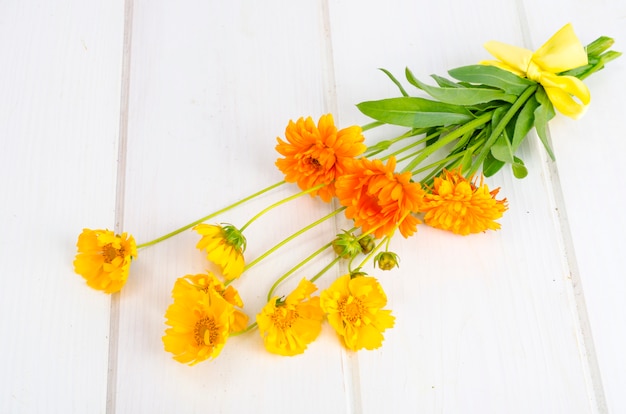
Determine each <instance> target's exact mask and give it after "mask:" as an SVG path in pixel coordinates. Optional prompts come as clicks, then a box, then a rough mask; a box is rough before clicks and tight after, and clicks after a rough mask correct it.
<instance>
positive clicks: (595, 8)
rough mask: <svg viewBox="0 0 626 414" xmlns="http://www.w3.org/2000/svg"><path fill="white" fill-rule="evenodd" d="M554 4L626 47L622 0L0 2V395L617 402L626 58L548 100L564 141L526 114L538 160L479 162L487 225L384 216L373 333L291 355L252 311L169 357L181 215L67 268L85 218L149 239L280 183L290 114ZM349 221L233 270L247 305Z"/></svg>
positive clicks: (189, 237) (494, 406)
mask: <svg viewBox="0 0 626 414" xmlns="http://www.w3.org/2000/svg"><path fill="white" fill-rule="evenodd" d="M383 4H384V5H383ZM567 22H571V23H572V24H573V25H574V28H575V30H576V32H577V34H578V36H579V37H580V39H581V41H582V42H583V43H584V44H586V43H588V42H590V41H592V40H594V39H595V38H596V37H598V36H600V35H607V36H611V37H614V38H615V39H616V41H617V43H616V45H615V47H614V49H616V50H621V51H624V50H626V46H625V45H626V2H623V1H622V0H606V1H603V2H590V1H583V0H567V1H566V0H548V1H545V0H544V1H541V0H523V1H510V0H506V1H501V0H478V1H472V2H468V1H456V0H452V1H445V2H418V1H409V0H407V1H399V0H398V1H393V0H392V1H389V2H377V1H346V0H327V1H324V0H320V1H274V0H271V1H264V2H254V1H250V0H248V1H243V0H237V1H230V2H218V1H183V2H172V1H164V0H154V1H145V0H144V1H142V0H126V1H124V0H111V1H100V2H96V1H79V0H55V1H48V2H43V1H35V0H26V1H21V2H18V1H13V2H11V1H9V0H6V1H2V2H0V56H1V57H2V64H1V65H0V180H1V187H0V190H1V194H2V196H1V197H2V198H1V200H2V202H0V219H1V223H2V233H0V234H1V235H0V275H1V277H2V288H1V289H0V328H1V331H2V334H3V339H2V340H1V341H0V355H2V358H3V361H4V362H3V363H2V369H1V370H0V412H1V413H105V412H106V413H192V412H197V413H252V412H273V413H288V412H290V413H291V412H294V413H481V414H484V413H566V414H572V413H607V412H610V413H616V414H618V413H626V393H624V390H626V357H625V352H624V349H626V333H625V330H624V327H625V326H626V305H625V302H624V295H625V294H626V278H625V277H624V274H625V273H626V272H625V271H624V269H625V268H626V260H625V255H624V251H623V250H624V242H623V237H624V234H625V233H626V219H625V218H624V217H625V215H624V214H623V211H622V210H623V203H624V190H625V184H624V179H623V176H624V172H623V170H622V164H623V162H622V157H623V154H624V153H626V134H625V132H624V127H623V124H624V119H625V117H626V109H625V108H626V105H624V101H623V99H624V98H623V97H624V96H625V95H626V81H625V80H624V75H626V58H624V57H622V58H621V59H618V60H617V61H614V62H612V63H611V64H610V65H609V66H608V67H607V68H606V69H605V70H604V71H602V72H600V73H598V74H596V75H594V76H593V77H591V78H589V79H588V80H587V81H586V83H587V85H588V86H589V88H590V90H591V93H592V103H591V105H590V107H589V109H588V111H587V113H586V115H585V116H584V117H583V118H582V119H580V120H578V121H573V120H571V119H569V118H565V117H563V116H560V115H559V116H557V117H556V118H555V119H554V120H553V121H552V122H551V124H550V135H551V139H552V144H553V147H554V150H555V153H556V158H557V161H556V162H555V163H553V162H551V161H550V160H549V158H548V157H547V156H546V155H545V152H544V150H543V148H542V146H541V144H540V142H539V140H538V139H537V137H536V136H535V135H534V133H533V135H532V136H531V137H530V139H529V140H528V142H527V144H525V145H524V146H523V148H522V149H521V154H522V155H523V156H522V158H523V159H524V160H525V161H526V163H527V165H528V167H529V175H528V177H527V178H525V179H524V180H517V179H515V178H514V177H513V176H512V174H511V173H510V171H509V170H508V169H506V171H505V170H503V171H502V172H501V173H499V174H498V175H497V176H495V177H492V178H490V179H489V180H488V181H487V182H488V183H489V185H490V186H491V187H498V186H501V187H502V190H501V193H500V194H501V195H503V196H505V197H507V199H508V200H509V205H510V209H509V211H508V212H507V213H506V214H505V216H504V218H503V219H502V220H501V223H502V230H500V231H498V232H487V233H484V234H479V235H474V236H468V237H461V236H455V235H452V234H449V233H446V232H442V231H437V230H434V229H431V228H427V227H425V226H422V227H421V228H420V230H419V232H418V234H417V235H416V236H415V237H412V238H410V239H407V240H404V239H402V238H401V237H400V238H397V239H395V240H394V242H393V250H394V251H395V252H397V253H398V254H399V255H400V257H401V263H400V266H401V267H400V269H397V270H395V271H393V272H387V273H384V274H376V276H377V277H378V278H379V280H380V281H381V283H382V284H383V286H384V288H385V290H386V292H387V294H388V297H389V308H391V309H392V310H393V312H394V315H395V316H396V318H397V320H396V326H395V327H394V328H393V329H392V330H390V331H387V332H386V335H385V342H384V346H383V347H382V348H380V349H378V350H375V351H361V352H358V353H353V352H348V351H346V350H344V349H343V348H341V346H340V345H339V342H338V341H337V339H336V337H335V335H334V332H332V330H331V329H330V328H329V327H328V326H327V325H325V326H324V328H323V331H322V334H321V336H320V338H319V339H318V340H317V341H316V342H314V343H313V344H312V345H311V346H310V347H309V349H308V350H307V352H305V353H304V354H303V355H301V356H297V357H292V358H288V357H279V356H275V355H272V354H269V353H267V352H266V351H265V350H264V349H263V347H262V343H261V341H260V338H259V336H258V333H256V332H255V333H252V334H248V335H245V336H240V337H234V338H231V339H230V340H229V342H228V344H227V346H226V348H225V349H224V351H223V352H222V354H221V355H220V356H219V357H218V358H217V359H216V360H214V361H210V362H204V363H201V364H199V365H197V366H194V367H188V366H185V365H182V364H179V363H177V362H175V361H174V360H172V359H171V355H170V354H168V353H166V352H165V351H164V350H163V345H162V342H161V336H162V335H163V331H164V329H165V325H164V317H163V315H164V312H165V309H166V308H167V306H168V305H169V303H170V301H171V299H170V292H171V288H172V285H173V282H174V281H175V280H176V278H178V277H181V276H184V275H185V274H189V273H198V272H202V271H203V270H205V269H206V267H207V262H206V259H205V256H204V254H203V253H202V252H201V251H199V250H197V249H195V247H194V246H195V243H196V242H197V239H198V237H197V235H196V234H194V233H192V232H190V231H188V232H185V233H183V234H180V235H179V236H177V237H175V238H173V239H170V240H168V241H166V242H163V243H161V244H159V245H156V246H154V247H151V248H149V249H145V250H142V251H140V254H139V258H138V260H137V261H136V262H135V263H133V266H132V270H131V277H130V279H129V282H128V284H127V285H126V287H125V288H124V290H123V291H122V293H121V294H118V295H113V296H108V295H105V294H103V293H101V292H98V291H94V290H91V289H89V288H88V287H87V286H86V285H85V283H84V281H83V280H82V279H81V278H80V277H79V276H78V275H76V274H74V272H73V268H72V260H73V256H74V254H75V243H76V237H77V235H78V234H79V232H80V231H81V230H82V228H83V227H91V228H104V227H108V228H111V229H117V230H119V229H124V230H125V231H128V232H131V233H132V234H134V236H135V237H136V239H137V240H138V241H139V242H142V241H147V240H149V239H152V238H154V237H157V236H159V235H161V234H164V233H166V232H168V231H171V230H173V229H175V228H177V227H180V226H182V225H184V224H186V223H188V222H191V221H193V220H195V219H197V218H199V217H202V216H204V215H205V214H207V213H209V212H211V211H213V210H216V209H218V208H221V207H224V206H226V205H227V204H229V203H231V202H234V201H236V200H238V199H239V198H241V197H242V196H244V195H247V194H249V193H251V192H253V191H256V190H258V189H260V188H262V187H265V186H267V185H269V184H272V183H274V182H277V181H279V180H280V179H282V176H281V174H280V172H279V171H278V170H277V169H276V168H275V167H274V161H275V159H276V157H277V153H276V152H275V150H274V145H275V142H276V141H275V139H276V137H277V136H281V135H282V134H283V131H284V128H285V125H286V124H287V121H288V120H289V119H296V118H298V117H300V116H309V115H310V116H312V117H314V118H317V117H319V116H320V115H321V114H324V113H328V112H332V113H333V114H334V115H335V119H336V121H337V123H338V124H339V125H340V126H348V125H352V124H358V125H362V124H365V123H367V122H369V121H368V119H367V118H366V117H365V116H363V115H361V114H360V113H359V112H358V110H357V109H356V108H355V106H354V105H355V104H356V103H358V102H361V101H364V100H371V99H380V98H385V97H391V96H395V95H397V92H396V89H395V87H394V86H393V85H392V84H391V82H389V81H388V80H387V79H386V78H385V76H384V75H383V74H382V73H381V72H380V71H378V70H377V68H379V67H384V68H387V69H389V70H390V71H392V72H393V73H395V74H397V75H398V76H399V77H402V73H403V70H404V68H405V66H408V67H410V68H411V69H412V70H413V72H414V73H415V74H416V75H417V76H419V77H421V78H423V79H425V78H427V77H428V75H430V74H431V73H435V74H439V75H445V72H446V70H448V69H451V68H454V67H458V66H463V65H467V64H473V63H475V62H477V61H479V60H481V59H486V58H489V55H488V54H487V52H486V51H485V50H484V49H483V47H482V44H483V43H484V42H485V41H488V40H499V41H502V42H507V43H511V44H516V45H519V46H523V47H527V48H529V49H536V48H537V47H539V46H540V45H541V44H542V43H543V42H544V41H545V40H547V39H548V38H549V37H550V36H551V35H552V33H554V32H555V31H556V30H558V29H559V28H560V27H561V26H562V25H563V24H565V23H567ZM369 137H372V135H369ZM295 191H296V190H295V188H294V187H293V186H286V187H285V186H283V187H281V189H280V190H278V191H276V192H275V193H273V194H272V195H271V196H268V197H264V198H262V199H261V200H259V201H258V202H254V203H250V204H247V205H246V206H245V207H244V208H242V209H239V210H236V211H235V212H233V213H232V214H229V215H228V216H227V217H225V218H223V219H222V218H220V220H221V221H228V222H233V223H239V224H241V223H243V222H244V221H245V220H246V218H248V217H249V216H250V215H251V214H253V213H255V212H257V211H258V210H259V209H260V208H261V207H263V206H265V205H267V203H268V202H270V201H272V200H277V199H280V198H282V197H285V196H286V195H289V194H293V193H294V192H295ZM328 211H330V207H329V206H327V205H325V204H321V203H319V202H317V201H315V200H313V199H310V198H308V197H307V198H303V199H298V200H297V202H295V203H294V205H293V206H291V207H289V208H286V209H284V210H281V212H280V214H275V215H271V216H270V218H268V219H266V220H264V221H262V222H259V223H257V224H255V225H254V226H252V227H251V228H250V231H249V232H248V233H247V235H248V244H249V247H248V250H247V254H248V255H249V256H250V257H254V256H258V255H259V254H260V253H262V252H263V251H264V250H265V248H266V247H267V246H268V244H267V243H272V242H276V241H278V240H280V239H281V238H282V237H285V236H286V235H288V234H289V233H290V231H292V230H294V229H296V228H297V227H298V226H300V225H303V224H306V223H308V222H309V221H311V220H312V219H315V218H318V217H320V216H321V215H322V214H324V213H326V212H328ZM344 224H345V222H344V221H341V220H339V221H337V222H334V223H329V224H325V225H323V226H321V227H320V228H319V229H317V230H315V231H314V232H313V234H311V235H307V237H306V238H304V239H303V240H301V241H299V242H298V243H296V244H295V245H293V246H292V247H290V248H289V250H288V251H285V252H284V253H279V254H277V255H274V256H271V257H270V258H269V259H267V260H266V261H263V262H262V263H261V264H260V265H259V266H255V267H254V268H253V269H252V270H251V271H250V273H249V274H246V275H245V276H244V277H243V278H242V279H241V280H239V281H237V282H236V286H237V288H238V289H239V290H240V292H241V294H242V296H243V299H244V302H245V304H246V308H245V309H246V310H247V311H248V313H249V314H250V315H251V316H252V317H253V316H254V315H255V314H256V313H257V312H258V310H259V309H260V308H261V307H262V306H263V305H264V302H265V294H266V292H267V289H268V288H269V286H270V285H271V283H272V282H273V280H274V279H276V278H277V277H278V276H280V275H281V274H282V273H283V272H284V271H286V270H287V269H288V268H289V266H290V264H292V260H293V259H294V258H295V257H299V256H301V255H304V254H306V253H307V252H309V251H311V249H313V248H316V246H319V245H320V244H321V243H324V242H326V241H327V240H328V237H329V235H333V234H335V233H337V232H338V231H339V230H341V229H342V228H344V227H343V225H344ZM326 259H327V258H326ZM324 260H325V259H323V258H322V259H320V262H316V263H313V264H311V266H310V267H308V268H305V269H303V273H307V272H313V271H315V270H314V269H317V268H319V266H320V263H325V261H324ZM342 271H345V268H343V269H342V268H341V267H338V268H336V269H335V270H333V271H332V272H331V273H330V274H329V275H327V276H326V277H325V278H322V279H320V281H319V283H318V285H319V286H320V288H324V287H326V286H328V285H329V284H330V282H331V281H332V280H333V279H334V278H335V277H336V276H339V275H340V274H341V272H342ZM370 273H376V271H371V269H370ZM303 275H304V274H303ZM298 279H299V277H295V278H294V281H292V282H289V283H287V284H286V285H285V286H283V287H282V288H281V291H280V293H281V294H286V293H288V292H289V289H290V288H291V287H293V286H294V283H295V282H297V280H298Z"/></svg>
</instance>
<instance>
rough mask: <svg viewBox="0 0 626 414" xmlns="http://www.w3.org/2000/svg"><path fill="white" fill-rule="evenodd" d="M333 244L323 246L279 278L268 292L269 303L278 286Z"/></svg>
mask: <svg viewBox="0 0 626 414" xmlns="http://www.w3.org/2000/svg"><path fill="white" fill-rule="evenodd" d="M332 244H333V243H332V242H330V243H326V244H325V245H324V246H322V247H321V248H319V249H318V250H316V251H315V252H314V253H312V254H311V255H309V257H307V258H306V259H304V260H302V261H301V262H300V263H298V264H297V265H296V266H294V267H292V268H291V269H290V270H289V271H288V272H287V273H285V274H284V275H282V276H281V277H279V278H278V279H277V280H276V281H275V282H274V284H273V285H272V287H271V288H270V290H269V292H267V301H268V302H269V301H270V300H271V299H272V297H273V295H274V291H275V290H276V288H277V287H278V285H280V284H281V283H282V282H284V281H285V279H287V278H288V277H289V276H291V275H292V274H293V273H294V272H295V271H296V270H298V269H300V268H301V267H302V266H304V265H305V264H307V263H308V262H310V261H311V260H313V259H314V258H315V257H317V256H318V255H319V254H321V253H322V252H323V251H324V250H326V249H328V248H329V247H330V246H332Z"/></svg>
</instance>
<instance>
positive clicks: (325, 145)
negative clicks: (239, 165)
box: [276, 114, 366, 202]
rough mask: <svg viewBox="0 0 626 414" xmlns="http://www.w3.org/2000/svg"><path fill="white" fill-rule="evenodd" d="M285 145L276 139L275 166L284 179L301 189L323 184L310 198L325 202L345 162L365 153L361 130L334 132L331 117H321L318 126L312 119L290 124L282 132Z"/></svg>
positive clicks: (355, 128) (358, 128) (346, 129)
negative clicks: (277, 153) (276, 154)
mask: <svg viewBox="0 0 626 414" xmlns="http://www.w3.org/2000/svg"><path fill="white" fill-rule="evenodd" d="M285 137H286V138H287V141H288V142H285V141H283V140H282V139H280V138H277V140H278V145H276V151H278V152H279V153H280V154H281V155H284V156H285V158H279V159H278V160H277V161H276V166H277V167H278V169H279V170H281V171H282V172H283V173H284V174H285V180H286V181H287V182H290V183H293V182H297V183H298V186H299V187H300V188H301V189H302V190H308V189H311V188H313V187H316V186H318V185H320V184H326V185H325V186H324V187H322V188H320V189H319V190H316V191H313V192H312V193H311V196H315V195H319V196H320V198H321V199H322V200H324V201H326V202H328V201H330V199H331V198H332V197H333V196H334V195H335V187H334V180H335V179H336V178H337V177H338V176H340V175H341V174H343V172H344V170H345V163H346V161H347V160H351V159H353V158H354V157H356V156H358V155H361V154H362V153H363V152H364V151H365V148H366V147H365V145H364V144H363V141H364V137H363V135H362V134H361V127H359V126H351V127H348V128H344V129H342V130H340V131H337V128H336V127H335V124H334V121H333V116H332V115H331V114H327V115H323V116H322V117H321V118H320V120H319V122H318V124H317V126H315V123H314V122H313V119H311V117H308V118H307V119H303V118H300V119H298V121H297V122H296V123H294V122H293V121H289V125H287V128H286V129H285Z"/></svg>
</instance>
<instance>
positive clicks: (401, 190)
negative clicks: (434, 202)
mask: <svg viewBox="0 0 626 414" xmlns="http://www.w3.org/2000/svg"><path fill="white" fill-rule="evenodd" d="M395 167H396V159H395V158H394V157H391V158H390V159H389V161H388V162H387V165H383V163H382V161H381V160H373V161H370V160H368V159H366V158H361V159H359V160H354V161H353V162H352V163H351V166H350V169H349V171H348V172H347V173H346V174H344V175H342V176H341V177H339V178H338V179H337V182H336V183H335V188H336V191H337V197H338V198H339V202H340V203H341V204H342V205H344V206H346V207H347V209H346V217H348V218H349V219H354V223H355V225H357V226H359V227H361V228H362V230H363V233H372V234H374V236H375V237H376V238H381V237H383V236H391V235H392V234H393V233H394V232H395V230H396V229H399V230H400V233H401V234H402V235H403V236H404V237H409V236H411V235H412V234H413V233H415V231H416V230H417V225H418V224H419V223H420V221H419V220H418V219H417V218H416V217H414V216H413V215H412V214H411V213H417V212H418V211H419V210H420V206H421V204H422V198H423V196H424V190H422V186H421V185H420V184H419V183H414V182H412V181H411V173H410V172H405V173H401V174H397V173H394V169H395Z"/></svg>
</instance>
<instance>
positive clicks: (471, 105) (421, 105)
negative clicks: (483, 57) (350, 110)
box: [357, 37, 620, 182]
mask: <svg viewBox="0 0 626 414" xmlns="http://www.w3.org/2000/svg"><path fill="white" fill-rule="evenodd" d="M612 43H613V41H612V39H610V38H607V37H601V38H599V39H597V40H596V41H594V42H593V43H591V44H590V45H589V46H587V48H586V50H587V54H588V60H589V64H588V65H586V66H583V67H579V68H576V69H573V70H571V71H568V72H567V73H563V75H570V76H576V77H578V78H580V79H584V78H585V77H587V76H589V75H591V74H592V73H594V72H596V71H598V70H600V69H602V68H603V67H604V65H605V64H606V63H607V62H609V61H611V60H613V59H615V58H617V57H618V56H619V55H620V53H619V52H614V51H607V50H608V48H609V47H610V46H611V45H612ZM382 71H383V72H384V73H385V74H386V75H387V76H388V77H389V78H390V79H391V80H392V81H393V82H394V83H395V84H396V86H397V87H398V88H399V90H400V93H401V94H402V96H401V97H397V98H389V99H382V100H377V101H367V102H362V103H360V104H358V105H357V107H358V108H359V110H360V111H361V112H362V113H363V114H365V115H367V116H369V117H371V118H373V119H374V120H376V121H377V123H378V124H391V125H399V126H404V127H409V128H411V130H410V131H409V133H408V134H407V135H410V136H417V135H422V134H424V135H425V140H424V142H425V148H424V149H422V150H421V151H418V152H417V153H415V155H414V156H413V157H412V158H411V159H410V161H409V162H408V165H407V166H406V167H405V171H413V172H414V173H417V172H418V171H420V170H416V168H417V167H418V166H420V165H421V163H422V162H423V161H425V160H426V159H427V158H428V157H429V156H430V155H432V154H433V153H434V152H435V151H438V150H440V149H442V148H444V147H445V148H450V149H449V150H448V155H447V156H446V157H444V158H442V159H441V161H442V162H441V163H435V164H433V165H432V166H431V167H432V171H431V172H430V174H428V175H427V176H426V177H424V181H423V182H428V181H429V180H430V179H431V178H432V177H433V176H435V175H436V174H438V173H439V171H441V169H442V168H447V169H452V168H455V167H457V166H461V167H462V168H463V172H464V173H465V174H469V175H471V174H474V173H475V172H476V171H478V169H479V168H481V167H482V172H483V174H484V175H485V176H491V175H493V174H495V173H496V172H498V171H499V170H500V169H501V168H502V167H503V166H504V165H505V164H510V165H511V167H512V171H513V174H514V175H515V177H517V178H523V177H525V176H526V175H527V173H528V171H527V169H526V167H525V166H524V162H523V161H522V160H521V159H520V158H518V157H517V156H516V155H515V154H516V151H517V149H518V148H519V147H520V145H521V144H522V142H523V141H524V139H525V137H526V136H527V135H528V133H529V132H530V131H531V129H532V128H535V130H536V132H537V135H538V136H539V138H540V139H541V142H542V143H543V145H544V146H545V148H546V150H547V152H548V154H549V155H550V157H551V158H553V159H554V154H553V152H552V149H551V148H550V145H549V139H548V129H547V126H548V122H549V121H550V120H551V119H552V118H553V117H554V116H555V111H554V107H553V105H552V103H551V102H550V100H549V99H548V96H547V95H546V93H545V91H544V89H543V87H542V86H541V85H540V84H538V83H536V82H534V81H532V80H529V79H526V78H522V77H519V76H517V75H515V74H513V73H511V72H509V71H506V70H503V69H500V68H498V67H495V66H488V65H471V66H463V67H459V68H456V69H452V70H450V71H448V74H449V75H450V77H452V78H453V79H454V80H450V79H448V78H444V77H441V76H437V75H431V77H432V78H433V79H434V80H435V82H436V83H437V86H430V85H427V84H425V83H423V82H421V81H419V80H418V79H417V78H415V76H414V75H413V74H412V73H411V71H410V70H409V69H408V68H407V69H406V74H405V75H406V79H407V81H408V82H409V83H410V84H411V85H413V86H415V87H417V88H418V89H420V90H421V91H423V92H425V93H426V94H428V95H430V97H432V98H434V99H427V98H422V97H414V96H409V94H408V93H407V92H406V90H405V89H404V87H403V86H402V85H401V83H400V82H399V81H398V80H397V79H396V78H395V77H394V76H393V75H392V74H391V73H390V72H389V71H387V70H384V69H382ZM381 145H382V146H388V145H389V142H384V143H381ZM382 146H381V148H379V149H380V150H382V149H386V148H383V147H382ZM370 150H376V148H370Z"/></svg>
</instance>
